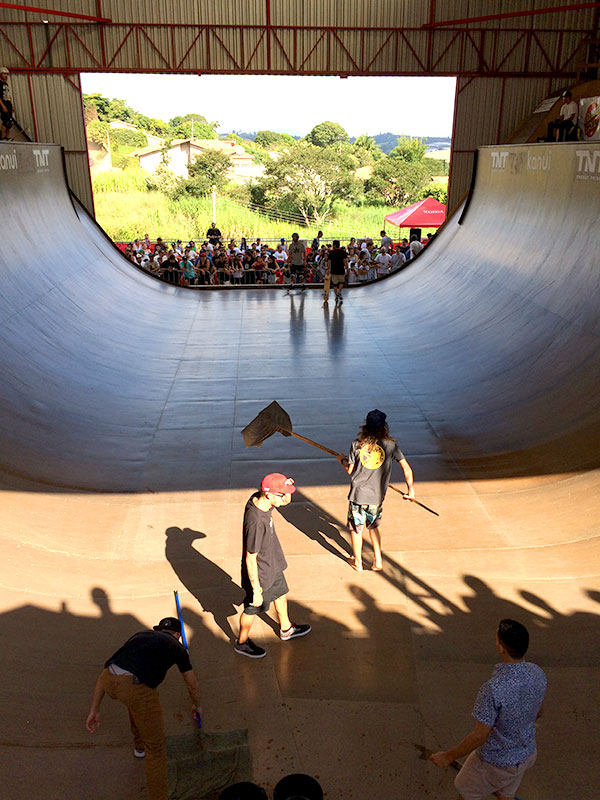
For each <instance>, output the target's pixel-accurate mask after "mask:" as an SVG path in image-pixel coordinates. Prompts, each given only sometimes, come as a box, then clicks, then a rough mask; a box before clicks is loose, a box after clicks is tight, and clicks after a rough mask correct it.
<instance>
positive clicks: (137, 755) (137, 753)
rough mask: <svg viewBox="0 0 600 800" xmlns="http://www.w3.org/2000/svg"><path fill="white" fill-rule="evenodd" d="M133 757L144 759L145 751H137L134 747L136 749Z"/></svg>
mask: <svg viewBox="0 0 600 800" xmlns="http://www.w3.org/2000/svg"><path fill="white" fill-rule="evenodd" d="M133 755H134V756H135V757H136V758H146V751H145V750H138V749H137V747H136V749H135V750H134V751H133Z"/></svg>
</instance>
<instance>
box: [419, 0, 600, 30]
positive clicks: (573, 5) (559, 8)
mask: <svg viewBox="0 0 600 800" xmlns="http://www.w3.org/2000/svg"><path fill="white" fill-rule="evenodd" d="M584 8H600V2H595V3H571V4H570V5H565V6H553V7H551V8H534V9H530V10H528V11H505V12H504V13H502V14H486V15H485V16H482V17H465V18H464V19H445V20H441V21H440V22H426V23H425V25H423V26H422V27H423V28H441V27H443V26H445V25H466V24H469V23H471V22H489V21H490V20H493V19H514V18H515V17H531V16H534V15H535V14H556V13H559V12H562V11H578V10H580V9H584Z"/></svg>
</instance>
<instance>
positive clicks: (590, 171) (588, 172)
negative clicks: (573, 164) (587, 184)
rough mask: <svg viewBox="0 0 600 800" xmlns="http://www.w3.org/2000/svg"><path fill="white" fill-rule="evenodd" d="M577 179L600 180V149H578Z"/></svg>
mask: <svg viewBox="0 0 600 800" xmlns="http://www.w3.org/2000/svg"><path fill="white" fill-rule="evenodd" d="M575 157H576V160H577V180H580V181H581V180H583V181H600V149H593V150H592V149H588V150H584V149H581V150H576V151H575Z"/></svg>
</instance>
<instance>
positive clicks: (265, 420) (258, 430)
mask: <svg viewBox="0 0 600 800" xmlns="http://www.w3.org/2000/svg"><path fill="white" fill-rule="evenodd" d="M274 433H282V434H283V435H284V436H295V437H296V439H300V440H301V441H303V442H306V444H311V445H312V446H313V447H318V449H319V450H323V452H324V453H329V455H330V456H335V457H336V458H339V457H341V456H343V453H338V452H336V451H335V450H331V449H330V448H329V447H325V445H324V444H319V443H318V442H315V441H313V440H312V439H309V438H308V437H307V436H301V435H300V434H299V433H296V432H295V431H294V430H292V420H291V419H290V415H289V414H288V413H287V411H285V409H283V408H282V407H281V406H280V405H279V403H278V402H277V400H273V402H272V403H271V404H270V405H268V406H267V407H266V408H263V410H262V411H261V412H260V413H259V414H258V415H257V416H256V417H254V419H253V420H252V422H249V423H248V424H247V425H246V427H245V428H244V430H243V431H242V437H243V439H244V444H245V445H246V447H260V446H261V444H262V443H263V442H264V441H265V439H268V438H269V436H272V435H273V434H274ZM389 488H390V489H392V490H393V491H394V492H398V494H401V495H402V497H406V495H405V494H404V492H403V491H401V490H400V489H398V488H396V486H392V485H391V484H390V487H389ZM407 499H410V501H411V503H416V504H417V505H418V506H421V508H424V509H425V511H429V513H430V514H435V516H436V517H439V514H438V513H437V511H434V510H433V509H432V508H428V506H426V505H424V504H423V503H421V502H420V501H419V500H415V499H414V498H412V497H411V498H407Z"/></svg>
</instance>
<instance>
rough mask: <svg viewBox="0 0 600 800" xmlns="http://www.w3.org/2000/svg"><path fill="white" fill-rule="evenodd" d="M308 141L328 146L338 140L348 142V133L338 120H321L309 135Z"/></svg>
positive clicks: (318, 145) (317, 145)
mask: <svg viewBox="0 0 600 800" xmlns="http://www.w3.org/2000/svg"><path fill="white" fill-rule="evenodd" d="M306 141H307V142H310V144H314V145H315V146H316V147H328V146H329V145H332V144H335V143H336V142H347V141H349V139H348V134H347V133H346V131H345V130H344V129H343V128H342V126H341V125H340V124H339V123H337V122H330V121H326V122H320V123H319V124H318V125H315V127H314V128H313V129H312V131H311V132H310V133H309V134H308V135H307V137H306Z"/></svg>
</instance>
